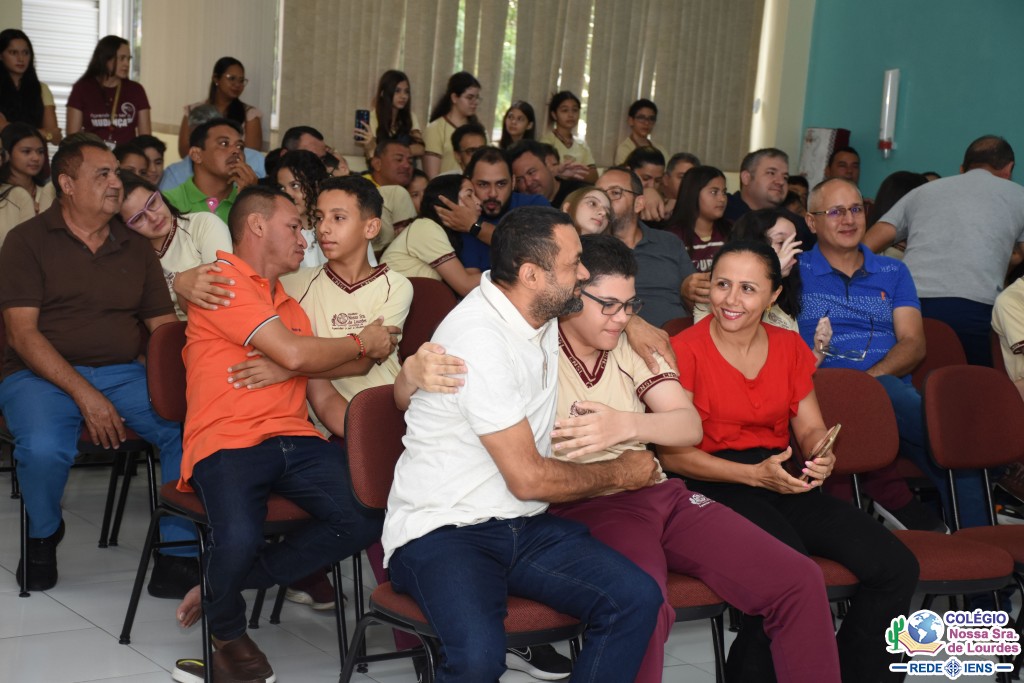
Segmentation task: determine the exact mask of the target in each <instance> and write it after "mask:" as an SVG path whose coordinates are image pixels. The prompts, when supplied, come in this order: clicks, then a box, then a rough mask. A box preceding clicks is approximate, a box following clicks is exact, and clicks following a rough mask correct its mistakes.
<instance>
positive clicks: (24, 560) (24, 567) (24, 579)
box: [18, 498, 32, 598]
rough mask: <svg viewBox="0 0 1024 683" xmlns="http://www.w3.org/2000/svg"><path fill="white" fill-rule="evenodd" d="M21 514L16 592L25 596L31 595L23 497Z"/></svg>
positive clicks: (25, 513)
mask: <svg viewBox="0 0 1024 683" xmlns="http://www.w3.org/2000/svg"><path fill="white" fill-rule="evenodd" d="M19 507H20V508H21V514H20V515H19V517H20V518H21V533H20V534H19V535H20V536H21V576H20V577H18V578H19V579H20V580H21V592H20V593H18V597H19V598H27V597H28V596H30V595H32V594H31V593H29V592H28V511H27V510H25V499H24V498H22V499H21V500H20V506H19Z"/></svg>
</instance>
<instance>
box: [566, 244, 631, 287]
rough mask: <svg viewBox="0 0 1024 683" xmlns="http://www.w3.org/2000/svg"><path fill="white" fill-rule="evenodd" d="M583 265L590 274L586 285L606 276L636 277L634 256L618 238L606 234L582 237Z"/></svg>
mask: <svg viewBox="0 0 1024 683" xmlns="http://www.w3.org/2000/svg"><path fill="white" fill-rule="evenodd" d="M580 243H581V244H582V245H583V258H582V260H583V265H584V267H586V269H587V270H588V271H589V272H590V279H589V280H587V284H590V283H591V282H595V281H597V280H598V279H599V278H602V277H605V276H606V275H621V276H622V277H636V270H637V266H636V256H635V255H634V254H633V250H632V249H630V248H629V247H627V246H626V243H625V242H623V241H622V240H620V239H619V238H618V237H615V236H613V235H610V234H608V233H601V234H599V235H583V236H581V237H580Z"/></svg>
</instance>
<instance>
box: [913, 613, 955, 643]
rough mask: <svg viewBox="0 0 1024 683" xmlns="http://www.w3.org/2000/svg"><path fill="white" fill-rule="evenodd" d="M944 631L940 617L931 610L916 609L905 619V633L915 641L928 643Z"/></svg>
mask: <svg viewBox="0 0 1024 683" xmlns="http://www.w3.org/2000/svg"><path fill="white" fill-rule="evenodd" d="M945 633H946V626H945V625H944V624H943V623H942V618H941V617H940V616H939V615H938V614H936V613H935V612H932V611H931V610H926V609H922V610H918V611H916V612H914V613H913V614H911V615H910V617H909V618H908V619H907V635H908V636H910V639H911V640H913V641H914V642H915V643H918V644H920V645H929V644H931V643H934V642H935V641H937V640H940V639H941V638H942V636H943V635H944V634H945Z"/></svg>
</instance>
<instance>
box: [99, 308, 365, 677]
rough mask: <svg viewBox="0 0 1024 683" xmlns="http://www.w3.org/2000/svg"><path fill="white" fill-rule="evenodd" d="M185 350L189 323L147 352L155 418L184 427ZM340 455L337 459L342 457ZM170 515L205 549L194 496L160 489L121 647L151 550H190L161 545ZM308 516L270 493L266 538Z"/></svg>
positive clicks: (161, 333)
mask: <svg viewBox="0 0 1024 683" xmlns="http://www.w3.org/2000/svg"><path fill="white" fill-rule="evenodd" d="M184 346H185V323H183V322H173V323H167V324H165V325H161V326H160V327H159V328H157V329H156V331H154V332H153V334H152V336H151V337H150V339H149V350H148V353H147V363H146V376H147V377H146V378H147V381H148V383H149V399H150V403H151V404H152V405H153V410H154V411H155V412H156V414H157V415H159V416H160V417H162V418H164V419H165V420H170V421H171V422H179V423H182V424H183V423H184V421H185V413H186V407H187V405H186V401H185V364H184V362H183V361H182V356H181V352H182V349H183V348H184ZM340 455H341V454H340V453H339V457H340ZM166 515H173V516H176V517H182V518H184V519H187V520H189V521H190V522H192V523H193V524H194V525H195V527H196V532H197V535H198V542H197V543H196V544H197V545H198V546H199V556H200V562H202V554H203V552H204V550H205V541H206V533H207V530H208V529H207V525H208V521H207V519H206V511H205V510H204V509H203V506H202V503H200V501H199V497H198V496H197V495H196V494H194V493H182V492H181V491H178V490H177V483H176V482H171V483H168V484H165V485H164V486H162V487H161V488H160V495H159V504H158V505H157V508H156V510H155V511H154V513H153V518H152V520H151V521H150V524H149V531H148V533H147V534H146V543H145V545H144V546H143V548H142V558H141V560H140V561H139V570H138V573H137V574H136V576H135V585H134V586H133V588H132V595H131V599H130V601H129V603H128V611H127V613H126V614H125V619H124V625H123V627H122V629H121V637H120V640H119V642H120V643H121V644H123V645H127V644H129V643H131V629H132V625H133V623H134V621H135V613H136V610H137V609H138V606H139V599H140V597H141V596H142V585H143V583H144V582H145V580H146V572H147V570H148V569H149V561H150V558H151V557H152V555H153V551H154V550H156V549H158V548H167V547H180V546H183V545H192V544H193V542H191V541H176V542H170V543H165V542H161V541H158V540H157V539H158V538H159V536H160V519H161V518H163V517H164V516H166ZM309 519H310V518H309V515H308V514H307V513H306V512H305V511H304V510H302V509H301V508H300V507H298V506H297V505H295V504H294V503H293V502H291V501H290V500H288V499H287V498H283V497H281V496H278V495H276V494H271V496H270V498H269V499H268V500H267V518H266V520H265V521H264V524H263V533H264V535H265V536H267V537H268V538H275V537H279V536H282V535H284V534H285V533H287V532H288V531H290V530H292V529H294V528H295V527H296V526H298V525H301V524H305V523H306V522H308V521H309ZM332 570H333V579H334V599H335V610H334V614H335V621H336V626H337V631H338V653H339V658H340V661H342V662H343V661H344V659H345V643H346V642H347V641H348V635H347V632H346V626H345V619H344V606H343V605H344V603H343V600H342V595H341V571H340V570H339V567H338V564H337V563H335V564H334V566H333V567H332ZM200 590H201V591H202V593H203V596H204V599H205V597H206V581H205V577H204V576H203V574H202V573H200ZM201 622H202V637H203V660H204V661H206V662H210V661H211V659H210V657H211V654H212V653H211V648H210V634H209V632H208V630H207V624H206V615H205V613H204V614H203V617H202V619H201ZM210 671H211V667H209V666H207V667H205V675H206V681H207V683H209V681H210Z"/></svg>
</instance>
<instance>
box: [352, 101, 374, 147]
mask: <svg viewBox="0 0 1024 683" xmlns="http://www.w3.org/2000/svg"><path fill="white" fill-rule="evenodd" d="M359 124H363V125H362V126H360V125H359ZM362 127H365V128H366V129H367V130H369V128H370V110H369V109H356V130H359V129H360V128H362ZM353 138H354V139H355V141H356V142H360V139H359V138H358V137H356V136H353Z"/></svg>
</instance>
